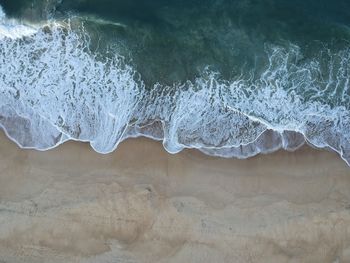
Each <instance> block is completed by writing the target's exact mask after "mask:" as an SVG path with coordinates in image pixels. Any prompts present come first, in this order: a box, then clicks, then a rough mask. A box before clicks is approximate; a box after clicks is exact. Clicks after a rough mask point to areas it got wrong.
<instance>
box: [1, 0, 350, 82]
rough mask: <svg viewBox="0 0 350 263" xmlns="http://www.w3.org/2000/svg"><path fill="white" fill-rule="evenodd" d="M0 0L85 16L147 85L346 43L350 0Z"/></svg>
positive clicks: (230, 72)
mask: <svg viewBox="0 0 350 263" xmlns="http://www.w3.org/2000/svg"><path fill="white" fill-rule="evenodd" d="M0 4H1V5H2V6H3V8H4V10H5V12H6V13H7V14H9V15H10V16H15V17H20V18H25V19H30V20H45V19H47V18H48V17H50V18H52V17H54V18H66V17H69V16H72V15H77V16H80V17H81V18H82V20H85V23H86V26H87V28H88V30H89V31H91V35H92V36H95V37H96V38H98V40H99V44H100V46H99V48H100V50H102V52H103V49H104V48H106V47H107V46H108V47H111V46H113V45H114V46H117V50H118V52H119V53H121V54H123V55H124V56H125V57H127V58H128V59H132V60H133V62H134V65H135V67H136V69H137V70H138V71H139V72H140V73H141V74H142V75H143V77H144V79H145V81H146V82H147V83H149V84H152V83H155V82H164V83H168V84H170V83H172V82H174V81H185V80H188V79H193V78H194V77H196V76H198V75H200V72H202V71H203V69H204V68H205V67H207V66H209V67H210V68H211V69H212V70H215V71H218V72H220V73H221V74H222V75H223V76H224V78H228V79H230V78H234V77H235V76H237V75H239V74H240V73H241V72H242V68H243V69H244V70H243V71H249V70H250V69H252V68H254V67H257V66H259V65H260V64H262V65H263V64H264V63H265V62H266V61H265V60H264V59H265V55H266V54H265V47H266V43H269V44H276V45H281V46H285V45H288V44H289V43H293V44H296V45H298V46H299V47H301V48H302V49H303V52H304V54H306V55H308V54H310V56H312V53H315V54H316V53H317V52H318V51H319V48H321V47H323V45H328V46H329V47H330V48H332V49H342V48H344V44H345V45H346V42H347V41H349V40H350V35H349V25H350V12H349V10H350V1H346V0H336V1H327V0H322V1H315V0H309V1H305V0H295V1H283V0H265V1H262V0H220V1H218V0H215V1H214V0H213V1H196V0H187V1H184V0H177V1H169V0H149V1H144V0H129V1H125V0H99V1H96V0H79V1H73V0H63V1H56V2H52V3H48V1H44V0H1V1H0ZM96 20H97V21H98V22H96ZM103 20H104V22H103ZM112 22H114V23H121V24H123V25H125V27H123V26H119V27H118V26H115V25H113V24H112ZM101 43H102V45H101Z"/></svg>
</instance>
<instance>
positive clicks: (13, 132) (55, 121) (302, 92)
mask: <svg viewBox="0 0 350 263" xmlns="http://www.w3.org/2000/svg"><path fill="white" fill-rule="evenodd" d="M6 23H8V20H6V18H3V19H2V21H1V27H4V26H5V27H6ZM16 26H17V25H16ZM18 26H21V25H19V24H18ZM1 27H0V28H1ZM6 32H8V34H10V35H11V34H12V33H11V32H10V31H6ZM14 32H16V31H14ZM13 36H15V37H13ZM266 55H267V57H268V63H267V64H266V68H265V69H264V70H263V71H262V72H260V73H259V74H257V73H256V72H251V74H250V75H249V76H240V77H237V78H236V79H233V80H230V81H228V80H223V79H221V78H220V75H219V74H217V73H215V72H211V71H209V70H207V71H206V72H203V75H202V76H201V77H198V78H197V79H196V80H195V81H187V82H185V83H182V84H174V85H173V86H164V85H161V84H156V85H155V86H154V87H152V88H151V89H149V88H148V89H146V88H145V84H144V82H143V81H142V77H141V76H140V74H138V73H137V72H136V71H135V70H134V69H133V68H132V67H131V66H130V65H128V64H127V63H125V61H124V60H123V58H122V57H120V56H118V55H115V56H114V57H113V58H100V57H99V56H97V55H96V54H94V53H92V52H91V51H90V50H89V37H88V36H87V34H86V33H84V32H76V31H74V30H73V29H72V28H70V26H69V24H67V26H65V27H63V26H62V25H59V24H57V23H54V22H52V23H49V24H47V25H45V26H42V27H41V28H38V29H36V30H35V31H32V32H31V33H30V34H22V35H20V34H15V33H13V35H11V37H10V36H8V35H7V33H6V34H3V38H1V40H0V124H1V126H2V127H3V128H4V130H5V131H6V133H7V135H8V136H9V137H10V138H12V139H13V140H14V141H16V142H17V144H18V145H20V146H21V147H23V148H34V149H38V150H46V149H50V148H52V147H55V146H57V145H59V144H61V143H63V142H65V141H67V140H79V141H85V142H89V143H90V144H91V146H92V147H93V148H94V149H95V150H96V151H98V152H100V153H108V152H111V151H113V150H114V149H115V148H116V147H117V146H118V144H119V143H120V142H121V141H122V140H124V139H126V138H129V137H137V136H146V137H150V138H154V139H156V140H162V141H163V145H164V147H165V149H166V150H167V151H169V152H171V153H177V152H179V151H181V150H182V149H184V148H196V149H199V150H201V151H202V152H204V153H206V154H210V155H216V156H222V157H238V158H247V157H250V156H253V155H256V154H258V153H269V152H273V151H276V150H278V149H280V148H284V149H287V150H295V149H297V148H299V147H300V146H302V145H303V144H304V143H305V141H306V142H307V143H309V144H311V145H313V146H315V147H319V148H329V149H333V150H334V151H336V152H338V153H339V154H340V156H341V157H342V158H343V159H344V160H345V161H346V162H347V163H349V161H350V135H349V131H350V114H349V105H350V104H349V95H350V94H349V93H350V91H349V79H350V76H349V74H350V73H349V72H350V71H349V60H350V52H349V50H343V51H340V52H338V53H336V54H332V53H331V52H330V51H327V50H325V51H324V52H323V53H322V54H319V56H318V57H314V58H312V59H307V60H306V59H304V58H303V55H302V53H301V51H300V49H299V48H298V47H297V46H295V45H289V46H288V47H279V46H273V45H267V46H266Z"/></svg>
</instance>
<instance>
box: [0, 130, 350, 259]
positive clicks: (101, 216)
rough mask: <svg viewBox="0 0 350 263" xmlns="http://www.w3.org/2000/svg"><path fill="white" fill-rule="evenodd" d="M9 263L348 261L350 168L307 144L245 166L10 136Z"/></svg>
mask: <svg viewBox="0 0 350 263" xmlns="http://www.w3.org/2000/svg"><path fill="white" fill-rule="evenodd" d="M0 262H1V263H5V262H6V263H12V262H14V263H17V262H31V263H51V262H60V263H62V262H64V263H70V262H84V263H85V262H86V263H88V262H89V263H90V262H91V263H107V262H108V263H117V262H123V263H124V262H128V263H129V262H130V263H131V262H142V263H143V262H145V263H155V262H162V263H173V262H174V263H175V262H180V263H187V262H191V263H196V262H198V263H205V262H215V263H220V262H234V263H235V262H238V263H241V262H242V263H245V262H247V263H265V262H266V263H284V262H288V263H302V262H316V263H322V262H327V263H340V262H345V263H346V262H350V168H349V167H347V166H346V164H345V162H344V161H342V160H341V159H340V158H339V157H338V156H337V155H336V154H334V153H330V152H326V151H317V150H314V149H310V148H306V147H305V148H302V149H301V150H299V151H297V152H294V153H288V152H278V153H275V154H272V155H263V156H258V157H254V158H252V159H249V160H235V159H217V158H212V157H208V156H205V155H203V154H201V153H199V152H197V151H190V150H187V151H184V152H182V153H180V154H177V155H170V154H167V153H166V152H165V151H164V150H163V148H162V147H161V145H160V144H159V143H157V142H154V141H150V140H146V139H135V140H128V141H126V142H124V143H123V144H122V145H121V146H120V147H119V148H118V149H117V150H116V151H115V152H114V153H113V154H109V155H100V154H97V153H95V152H93V151H92V150H91V149H90V147H89V146H88V145H86V144H83V143H77V142H70V143H66V144H64V145H61V146H60V147H58V148H56V149H54V150H51V151H47V152H38V151H32V150H21V149H19V148H18V147H17V146H16V145H15V144H14V143H13V142H11V141H9V140H8V139H7V138H5V136H4V135H1V137H0Z"/></svg>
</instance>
